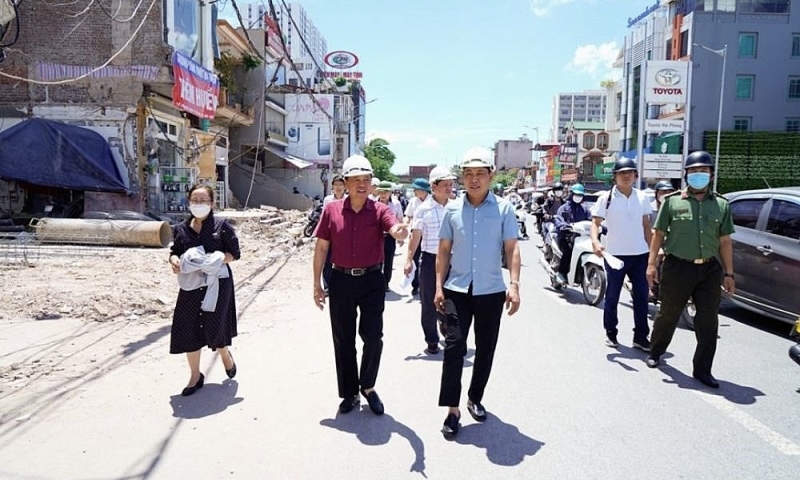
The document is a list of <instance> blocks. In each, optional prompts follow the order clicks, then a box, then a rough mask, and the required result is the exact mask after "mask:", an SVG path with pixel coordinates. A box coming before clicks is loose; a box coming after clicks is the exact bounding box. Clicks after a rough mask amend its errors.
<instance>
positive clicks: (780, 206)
mask: <svg viewBox="0 0 800 480" xmlns="http://www.w3.org/2000/svg"><path fill="white" fill-rule="evenodd" d="M767 233H771V234H773V235H780V236H782V237H789V238H793V239H795V240H800V205H798V204H797V203H794V202H790V201H788V200H775V201H774V202H772V208H771V209H770V211H769V219H768V220H767Z"/></svg>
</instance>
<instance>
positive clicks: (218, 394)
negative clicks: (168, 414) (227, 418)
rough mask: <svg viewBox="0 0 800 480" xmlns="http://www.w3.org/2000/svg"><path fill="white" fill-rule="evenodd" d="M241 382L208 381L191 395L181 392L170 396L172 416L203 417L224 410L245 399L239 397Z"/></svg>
mask: <svg viewBox="0 0 800 480" xmlns="http://www.w3.org/2000/svg"><path fill="white" fill-rule="evenodd" d="M238 391H239V382H237V381H236V380H225V381H224V382H222V383H221V384H219V383H206V384H205V385H204V386H203V388H201V389H200V390H198V391H197V392H196V393H195V394H194V395H192V396H189V397H184V396H181V394H180V393H179V394H177V395H173V396H171V397H169V404H170V405H171V406H172V416H173V417H179V418H203V417H207V416H209V415H214V414H217V413H220V412H222V411H224V410H225V409H226V408H228V407H230V406H231V405H236V404H237V403H240V402H242V401H244V398H242V397H237V396H236V393H237V392H238Z"/></svg>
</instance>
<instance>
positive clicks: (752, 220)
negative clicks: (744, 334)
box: [725, 187, 800, 323]
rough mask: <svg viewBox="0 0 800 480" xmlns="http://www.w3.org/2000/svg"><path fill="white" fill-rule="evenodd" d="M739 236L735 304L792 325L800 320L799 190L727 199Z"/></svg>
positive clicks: (751, 192)
mask: <svg viewBox="0 0 800 480" xmlns="http://www.w3.org/2000/svg"><path fill="white" fill-rule="evenodd" d="M725 198H727V199H728V200H729V201H730V207H731V214H732V216H733V223H734V224H735V226H736V233H734V234H733V235H732V236H731V238H732V239H733V268H734V270H735V273H736V293H735V295H734V296H733V298H732V299H731V300H732V301H733V302H734V303H735V304H737V305H739V306H742V307H744V308H747V309H750V310H754V311H756V312H758V313H761V314H763V315H767V316H769V317H772V318H776V319H779V320H782V321H785V322H788V323H794V322H795V321H796V320H797V319H798V317H800V295H798V288H800V187H787V188H769V189H762V190H747V191H741V192H733V193H729V194H726V195H725Z"/></svg>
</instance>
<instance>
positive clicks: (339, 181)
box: [322, 175, 344, 208]
mask: <svg viewBox="0 0 800 480" xmlns="http://www.w3.org/2000/svg"><path fill="white" fill-rule="evenodd" d="M331 188H332V189H333V193H331V194H330V195H326V196H325V198H323V199H322V208H325V205H327V204H329V203H331V202H332V201H334V200H342V199H343V198H344V177H342V176H341V175H336V176H335V177H333V181H332V182H331Z"/></svg>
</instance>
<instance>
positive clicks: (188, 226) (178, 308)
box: [169, 185, 240, 396]
mask: <svg viewBox="0 0 800 480" xmlns="http://www.w3.org/2000/svg"><path fill="white" fill-rule="evenodd" d="M213 204H214V190H212V189H211V187H209V186H207V185H195V186H194V187H192V189H191V190H190V191H189V210H190V212H191V216H190V217H189V218H188V219H187V220H186V221H184V222H182V223H180V224H178V225H176V226H175V227H174V228H173V232H172V235H173V243H172V248H171V250H170V257H169V263H170V265H171V266H172V271H173V272H174V273H176V274H177V273H179V272H180V257H181V255H183V254H184V253H185V252H186V251H187V250H189V249H190V248H193V247H199V246H202V247H203V248H204V249H205V252H206V253H207V254H210V253H212V252H217V251H221V252H223V253H224V254H225V260H224V262H225V263H226V264H228V263H230V262H232V261H234V260H237V259H239V257H240V251H239V239H238V238H237V237H236V232H235V231H234V229H233V226H231V224H230V223H228V222H227V221H225V220H221V219H217V218H214V214H213V212H212V208H211V206H212V205H213ZM226 268H227V269H228V275H229V276H228V278H220V279H219V295H218V297H217V304H216V308H215V310H214V311H213V312H208V311H202V310H201V309H200V306H201V304H202V302H203V298H205V294H206V288H205V287H202V288H198V289H195V290H180V291H179V292H178V300H177V302H176V303H175V312H174V314H173V317H172V336H171V339H170V353H173V354H177V353H185V354H186V358H187V360H188V361H189V369H190V371H191V374H190V378H189V383H188V385H187V386H186V388H184V389H183V392H182V393H181V394H182V395H184V396H188V395H192V394H193V393H195V392H196V391H197V390H199V389H201V388H203V382H204V380H205V378H204V376H203V374H202V373H201V372H200V351H201V349H202V348H203V347H205V346H208V347H209V348H211V349H212V350H216V351H219V356H220V359H222V364H223V365H224V367H225V373H226V374H227V375H228V378H233V377H234V376H235V375H236V363H235V362H234V360H233V356H232V355H231V352H230V350H229V349H228V347H229V346H230V345H231V343H232V341H233V337H235V336H236V335H237V328H236V301H235V298H234V291H233V274H232V272H231V269H230V266H228V265H226Z"/></svg>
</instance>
